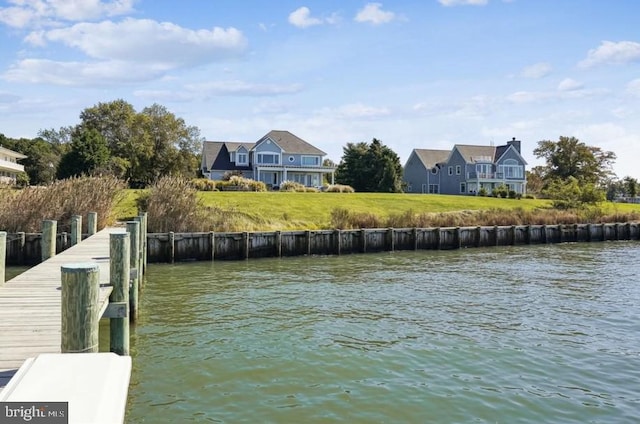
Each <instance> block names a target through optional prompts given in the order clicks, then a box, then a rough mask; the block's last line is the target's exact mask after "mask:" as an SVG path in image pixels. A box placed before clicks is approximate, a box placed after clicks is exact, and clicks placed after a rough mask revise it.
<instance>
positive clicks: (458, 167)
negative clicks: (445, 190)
mask: <svg viewBox="0 0 640 424" xmlns="http://www.w3.org/2000/svg"><path fill="white" fill-rule="evenodd" d="M461 172H462V167H461V166H460V165H456V175H460V173H461Z"/></svg>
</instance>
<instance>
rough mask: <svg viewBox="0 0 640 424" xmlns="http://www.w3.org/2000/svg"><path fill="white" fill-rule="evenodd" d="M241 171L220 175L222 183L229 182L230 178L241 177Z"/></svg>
mask: <svg viewBox="0 0 640 424" xmlns="http://www.w3.org/2000/svg"><path fill="white" fill-rule="evenodd" d="M242 176H243V174H242V171H227V172H225V173H224V174H223V175H222V181H229V180H230V179H231V177H242Z"/></svg>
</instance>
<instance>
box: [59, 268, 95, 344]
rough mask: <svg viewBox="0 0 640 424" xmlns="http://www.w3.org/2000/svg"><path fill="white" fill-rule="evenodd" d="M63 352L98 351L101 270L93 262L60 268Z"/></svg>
mask: <svg viewBox="0 0 640 424" xmlns="http://www.w3.org/2000/svg"><path fill="white" fill-rule="evenodd" d="M61 270H62V295H61V299H62V331H61V341H62V343H61V351H62V353H96V352H98V344H99V337H98V328H99V323H100V316H99V308H100V307H99V305H98V301H99V298H100V267H99V266H98V264H96V263H78V264H69V265H63V266H62V268H61Z"/></svg>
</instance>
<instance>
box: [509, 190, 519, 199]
mask: <svg viewBox="0 0 640 424" xmlns="http://www.w3.org/2000/svg"><path fill="white" fill-rule="evenodd" d="M517 194H518V193H516V191H515V190H509V199H515V198H516V197H517Z"/></svg>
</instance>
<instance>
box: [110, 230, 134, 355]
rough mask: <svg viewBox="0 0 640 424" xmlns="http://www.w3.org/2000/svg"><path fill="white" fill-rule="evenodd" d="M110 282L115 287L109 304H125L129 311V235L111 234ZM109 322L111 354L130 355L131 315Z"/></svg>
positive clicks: (112, 319)
mask: <svg viewBox="0 0 640 424" xmlns="http://www.w3.org/2000/svg"><path fill="white" fill-rule="evenodd" d="M109 258H110V259H111V261H110V262H109V281H110V283H111V285H112V286H113V291H112V292H111V296H109V302H123V303H124V304H125V305H126V309H127V312H128V311H129V279H130V278H131V275H130V274H131V273H130V270H131V267H130V264H131V253H130V239H129V233H112V234H109ZM126 315H127V316H126V317H124V318H111V319H110V320H109V333H110V342H109V347H110V349H109V350H110V351H111V352H115V353H116V354H118V355H129V316H128V315H129V314H128V313H127V314H126Z"/></svg>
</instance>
